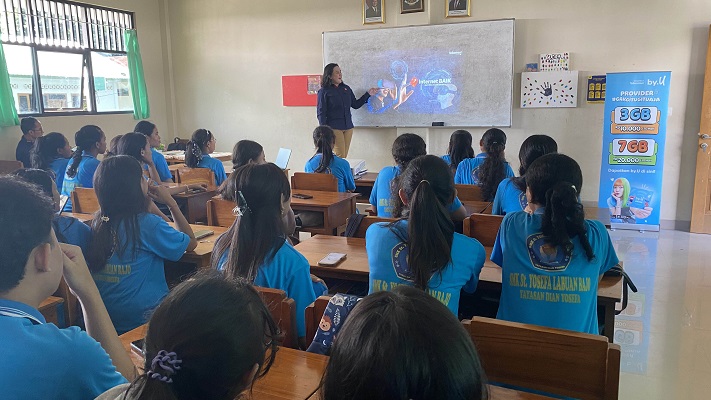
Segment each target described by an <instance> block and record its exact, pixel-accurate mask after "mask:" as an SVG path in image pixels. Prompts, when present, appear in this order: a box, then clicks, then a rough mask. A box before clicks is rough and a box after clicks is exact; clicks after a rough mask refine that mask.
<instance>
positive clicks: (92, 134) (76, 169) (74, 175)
mask: <svg viewBox="0 0 711 400" xmlns="http://www.w3.org/2000/svg"><path fill="white" fill-rule="evenodd" d="M74 142H75V143H76V145H77V148H76V150H75V151H74V154H72V159H71V161H69V163H68V164H67V170H66V172H65V174H64V182H62V195H63V196H67V197H69V200H68V201H67V204H66V205H65V206H64V211H68V212H71V211H72V201H71V195H72V192H73V191H74V188H75V187H83V188H91V187H94V172H95V171H96V169H97V168H98V167H99V160H97V159H96V157H97V156H98V155H99V154H103V153H104V152H106V135H104V132H103V131H102V130H101V128H99V127H98V126H96V125H86V126H84V127H82V128H81V129H79V131H78V132H77V133H76V134H75V135H74Z"/></svg>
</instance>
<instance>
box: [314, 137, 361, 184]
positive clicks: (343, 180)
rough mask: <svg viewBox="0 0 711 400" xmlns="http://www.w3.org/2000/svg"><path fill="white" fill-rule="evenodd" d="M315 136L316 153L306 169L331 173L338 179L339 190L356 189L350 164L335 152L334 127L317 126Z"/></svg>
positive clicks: (320, 172)
mask: <svg viewBox="0 0 711 400" xmlns="http://www.w3.org/2000/svg"><path fill="white" fill-rule="evenodd" d="M313 136H314V146H315V147H316V154H315V155H314V156H313V157H311V159H309V161H307V162H306V166H305V167H304V171H306V172H309V173H312V172H315V173H319V174H331V175H333V176H335V177H336V179H338V191H339V192H352V191H354V190H355V180H354V179H353V172H351V166H350V164H348V161H346V160H345V159H344V158H341V157H338V156H337V155H335V154H333V146H334V144H335V143H336V137H335V136H334V134H333V129H331V128H329V127H327V126H325V125H321V126H317V127H316V129H314V135H313Z"/></svg>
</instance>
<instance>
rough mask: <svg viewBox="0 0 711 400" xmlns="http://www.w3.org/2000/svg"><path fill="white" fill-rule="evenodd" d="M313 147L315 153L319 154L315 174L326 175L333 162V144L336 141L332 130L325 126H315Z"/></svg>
mask: <svg viewBox="0 0 711 400" xmlns="http://www.w3.org/2000/svg"><path fill="white" fill-rule="evenodd" d="M313 136H314V147H316V153H317V154H321V161H320V162H319V163H318V168H316V170H315V172H317V173H328V172H329V171H330V168H331V162H332V161H333V143H334V142H335V141H336V135H335V134H334V133H333V129H331V128H329V127H328V126H326V125H321V126H317V127H316V129H314V135H313Z"/></svg>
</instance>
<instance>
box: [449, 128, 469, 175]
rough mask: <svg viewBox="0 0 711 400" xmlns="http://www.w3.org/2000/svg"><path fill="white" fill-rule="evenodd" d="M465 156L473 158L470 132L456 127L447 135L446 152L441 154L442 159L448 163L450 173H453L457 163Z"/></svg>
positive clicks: (465, 157)
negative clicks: (450, 134) (447, 145)
mask: <svg viewBox="0 0 711 400" xmlns="http://www.w3.org/2000/svg"><path fill="white" fill-rule="evenodd" d="M467 158H474V148H472V134H471V133H469V132H468V131H465V130H462V129H457V130H456V131H454V132H452V136H450V137H449V147H448V148H447V154H445V155H443V156H442V159H443V160H444V161H445V162H446V163H447V164H448V165H449V168H450V169H451V170H452V173H455V172H457V167H458V166H459V163H460V162H462V161H463V160H465V159H467Z"/></svg>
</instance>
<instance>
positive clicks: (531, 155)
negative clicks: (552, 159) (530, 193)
mask: <svg viewBox="0 0 711 400" xmlns="http://www.w3.org/2000/svg"><path fill="white" fill-rule="evenodd" d="M557 152H558V143H556V141H555V140H554V139H553V138H552V137H550V136H548V135H531V136H529V137H527V138H526V140H524V141H523V143H522V144H521V149H520V150H519V151H518V160H519V162H520V163H521V166H520V167H519V168H518V175H519V176H518V177H516V178H513V183H514V185H516V187H517V188H518V190H520V191H522V192H525V191H526V171H528V167H529V166H530V165H531V163H533V162H534V161H536V159H537V158H538V157H540V156H544V155H546V154H549V153H557Z"/></svg>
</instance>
